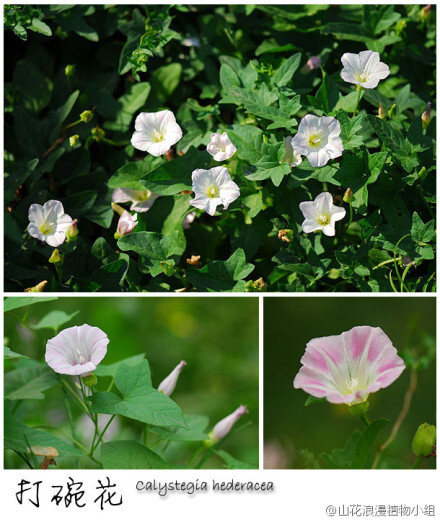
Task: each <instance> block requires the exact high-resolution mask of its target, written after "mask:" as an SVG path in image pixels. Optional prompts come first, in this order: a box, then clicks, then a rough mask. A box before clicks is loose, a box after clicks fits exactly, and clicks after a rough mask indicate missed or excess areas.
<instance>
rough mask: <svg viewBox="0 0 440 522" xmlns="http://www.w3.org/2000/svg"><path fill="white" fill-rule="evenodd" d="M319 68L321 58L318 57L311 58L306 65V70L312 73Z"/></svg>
mask: <svg viewBox="0 0 440 522" xmlns="http://www.w3.org/2000/svg"><path fill="white" fill-rule="evenodd" d="M318 67H321V58H320V57H319V56H311V57H310V58H309V59H308V60H307V63H306V69H308V70H309V71H313V70H315V69H318Z"/></svg>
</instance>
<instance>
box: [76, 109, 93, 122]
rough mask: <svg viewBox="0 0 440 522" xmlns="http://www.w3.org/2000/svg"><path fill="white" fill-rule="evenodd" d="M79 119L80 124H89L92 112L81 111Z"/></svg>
mask: <svg viewBox="0 0 440 522" xmlns="http://www.w3.org/2000/svg"><path fill="white" fill-rule="evenodd" d="M79 117H80V119H81V121H82V122H84V123H89V122H90V121H92V118H93V112H92V111H83V112H82V113H81V114H80V115H79Z"/></svg>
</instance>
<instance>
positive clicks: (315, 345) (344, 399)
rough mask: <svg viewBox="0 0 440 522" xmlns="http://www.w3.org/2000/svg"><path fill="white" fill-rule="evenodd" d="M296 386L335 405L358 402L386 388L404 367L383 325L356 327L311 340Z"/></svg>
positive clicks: (303, 357) (294, 384)
mask: <svg viewBox="0 0 440 522" xmlns="http://www.w3.org/2000/svg"><path fill="white" fill-rule="evenodd" d="M301 364H302V365H303V366H302V367H301V369H300V370H299V372H298V373H297V375H296V377H295V379H294V381H293V386H294V388H302V389H303V390H304V391H306V392H307V393H309V394H310V395H313V397H319V398H323V397H325V398H326V399H327V400H328V402H332V403H334V404H341V403H344V404H349V405H351V404H357V403H360V402H364V401H366V400H367V398H368V395H369V394H370V393H374V392H376V391H378V390H379V389H381V388H386V387H387V386H389V385H390V384H391V383H393V382H394V381H395V380H396V379H397V378H398V377H399V376H400V374H401V373H402V372H403V370H404V369H405V363H404V362H403V360H402V359H401V358H400V357H399V356H398V355H397V350H396V348H394V346H393V344H392V342H391V341H390V339H389V337H388V336H387V335H386V334H385V333H384V332H383V330H382V329H381V328H377V327H376V328H375V327H372V326H355V327H354V328H352V329H351V330H349V331H348V332H344V333H342V334H340V335H331V336H329V337H318V338H316V339H312V340H311V341H309V342H308V344H307V346H306V351H305V354H304V355H303V356H302V358H301Z"/></svg>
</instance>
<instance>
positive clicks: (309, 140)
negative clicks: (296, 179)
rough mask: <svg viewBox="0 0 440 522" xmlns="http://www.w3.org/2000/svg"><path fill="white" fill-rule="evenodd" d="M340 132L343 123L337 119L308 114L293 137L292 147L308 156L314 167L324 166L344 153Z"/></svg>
mask: <svg viewBox="0 0 440 522" xmlns="http://www.w3.org/2000/svg"><path fill="white" fill-rule="evenodd" d="M340 134H341V124H340V123H339V121H338V120H337V119H335V118H333V117H331V116H322V117H321V118H319V117H318V116H313V115H312V114H307V116H304V118H303V119H302V120H301V122H300V124H299V127H298V132H297V133H296V135H295V137H294V138H293V139H292V147H293V148H294V150H295V151H296V152H297V153H299V154H301V155H303V156H307V159H308V160H309V163H310V165H311V166H312V167H323V166H324V165H325V164H326V163H327V162H328V161H329V160H330V159H333V158H337V157H339V156H341V155H342V151H343V150H344V146H343V145H342V140H341V138H340V137H339V135H340Z"/></svg>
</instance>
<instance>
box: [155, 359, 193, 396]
mask: <svg viewBox="0 0 440 522" xmlns="http://www.w3.org/2000/svg"><path fill="white" fill-rule="evenodd" d="M185 366H186V361H180V363H179V364H178V365H177V366H176V367H175V368H174V370H173V371H172V372H171V373H170V374H169V375H168V376H167V377H165V379H164V380H163V381H162V382H161V383H160V384H159V387H158V388H157V389H158V390H159V391H161V392H162V393H163V394H164V395H167V396H168V397H169V396H170V395H171V394H172V393H173V391H174V390H175V388H176V384H177V381H178V380H179V375H180V372H181V371H182V370H183V369H184V368H185Z"/></svg>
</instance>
